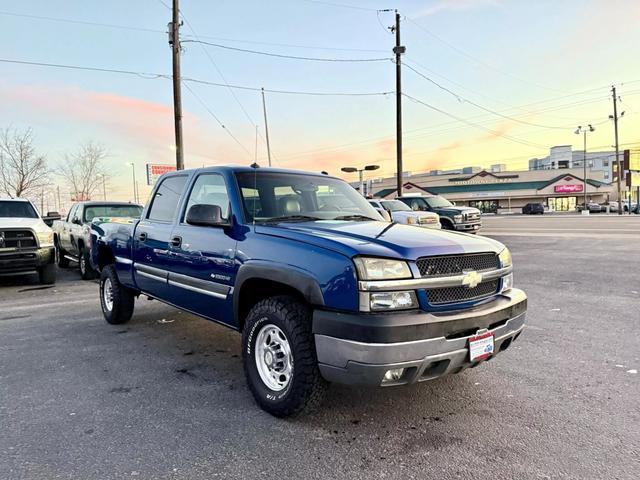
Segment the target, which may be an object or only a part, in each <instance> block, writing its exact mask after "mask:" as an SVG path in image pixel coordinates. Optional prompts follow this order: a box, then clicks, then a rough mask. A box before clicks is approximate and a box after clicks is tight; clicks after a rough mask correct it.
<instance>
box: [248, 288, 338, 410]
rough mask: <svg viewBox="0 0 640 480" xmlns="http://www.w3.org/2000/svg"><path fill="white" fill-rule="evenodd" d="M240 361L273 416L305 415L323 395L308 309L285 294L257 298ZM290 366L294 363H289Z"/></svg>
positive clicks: (323, 382) (324, 383)
mask: <svg viewBox="0 0 640 480" xmlns="http://www.w3.org/2000/svg"><path fill="white" fill-rule="evenodd" d="M242 359H243V362H244V372H245V376H246V378H247V383H248V384H249V389H250V390H251V393H252V394H253V397H254V398H255V400H256V402H257V403H258V405H259V406H260V407H261V408H262V409H263V410H265V411H267V412H268V413H270V414H271V415H274V416H276V417H290V416H294V415H298V414H301V413H308V412H311V411H313V410H314V409H315V408H317V407H318V406H319V405H320V404H321V403H322V400H323V399H324V395H325V392H326V390H327V387H328V385H329V384H328V382H327V381H326V380H325V379H324V378H322V376H321V375H320V370H319V369H318V361H317V358H316V350H315V343H314V340H313V334H312V333H311V311H310V309H309V308H308V307H307V306H306V305H304V304H303V303H302V302H300V301H298V300H296V299H295V298H293V297H289V296H276V297H271V298H267V299H264V300H261V301H260V302H258V303H257V304H256V305H254V306H253V308H252V309H251V311H250V312H249V315H248V316H247V319H246V322H245V326H244V330H243V332H242ZM294 365H295V367H294Z"/></svg>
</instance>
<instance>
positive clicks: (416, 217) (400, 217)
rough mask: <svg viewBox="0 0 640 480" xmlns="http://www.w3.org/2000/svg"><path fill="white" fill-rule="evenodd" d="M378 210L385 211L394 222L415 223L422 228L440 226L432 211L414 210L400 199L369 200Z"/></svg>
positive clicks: (436, 216)
mask: <svg viewBox="0 0 640 480" xmlns="http://www.w3.org/2000/svg"><path fill="white" fill-rule="evenodd" d="M369 203H370V204H371V206H372V207H373V208H375V209H376V210H377V211H378V212H380V211H383V212H387V213H388V214H389V216H390V217H391V220H392V221H394V222H396V223H404V224H406V225H415V226H416V227H423V228H441V226H440V216H439V215H438V214H437V213H434V212H419V213H418V212H415V211H414V210H411V208H410V207H409V206H408V205H407V204H406V203H404V202H401V201H400V200H369Z"/></svg>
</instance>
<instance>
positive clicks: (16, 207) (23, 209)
mask: <svg viewBox="0 0 640 480" xmlns="http://www.w3.org/2000/svg"><path fill="white" fill-rule="evenodd" d="M0 217H5V218H6V217H11V218H38V214H37V213H36V211H35V209H34V208H33V207H32V206H31V204H30V203H29V202H7V201H4V202H3V201H1V200H0Z"/></svg>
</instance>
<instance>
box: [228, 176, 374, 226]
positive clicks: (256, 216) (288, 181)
mask: <svg viewBox="0 0 640 480" xmlns="http://www.w3.org/2000/svg"><path fill="white" fill-rule="evenodd" d="M236 178H237V180H238V185H239V187H240V192H241V194H242V200H243V203H244V212H245V217H246V219H247V221H253V220H255V221H256V222H261V223H268V222H276V221H313V220H376V221H382V217H380V214H378V212H376V210H375V209H374V208H373V207H372V206H371V205H370V204H369V202H367V200H366V199H365V198H364V197H362V195H360V194H359V193H358V192H357V191H356V190H354V189H353V188H352V187H351V186H350V185H349V184H348V183H346V182H344V181H342V180H338V179H336V178H331V177H327V176H324V175H305V174H301V173H275V172H264V171H263V172H261V171H260V170H256V172H255V173H254V172H241V173H237V174H236Z"/></svg>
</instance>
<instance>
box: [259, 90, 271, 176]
mask: <svg viewBox="0 0 640 480" xmlns="http://www.w3.org/2000/svg"><path fill="white" fill-rule="evenodd" d="M260 90H262V111H263V112H264V134H265V136H266V138H267V156H268V157H269V166H271V147H270V146H269V124H268V123H267V104H266V103H265V101H264V88H261V89H260Z"/></svg>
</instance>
